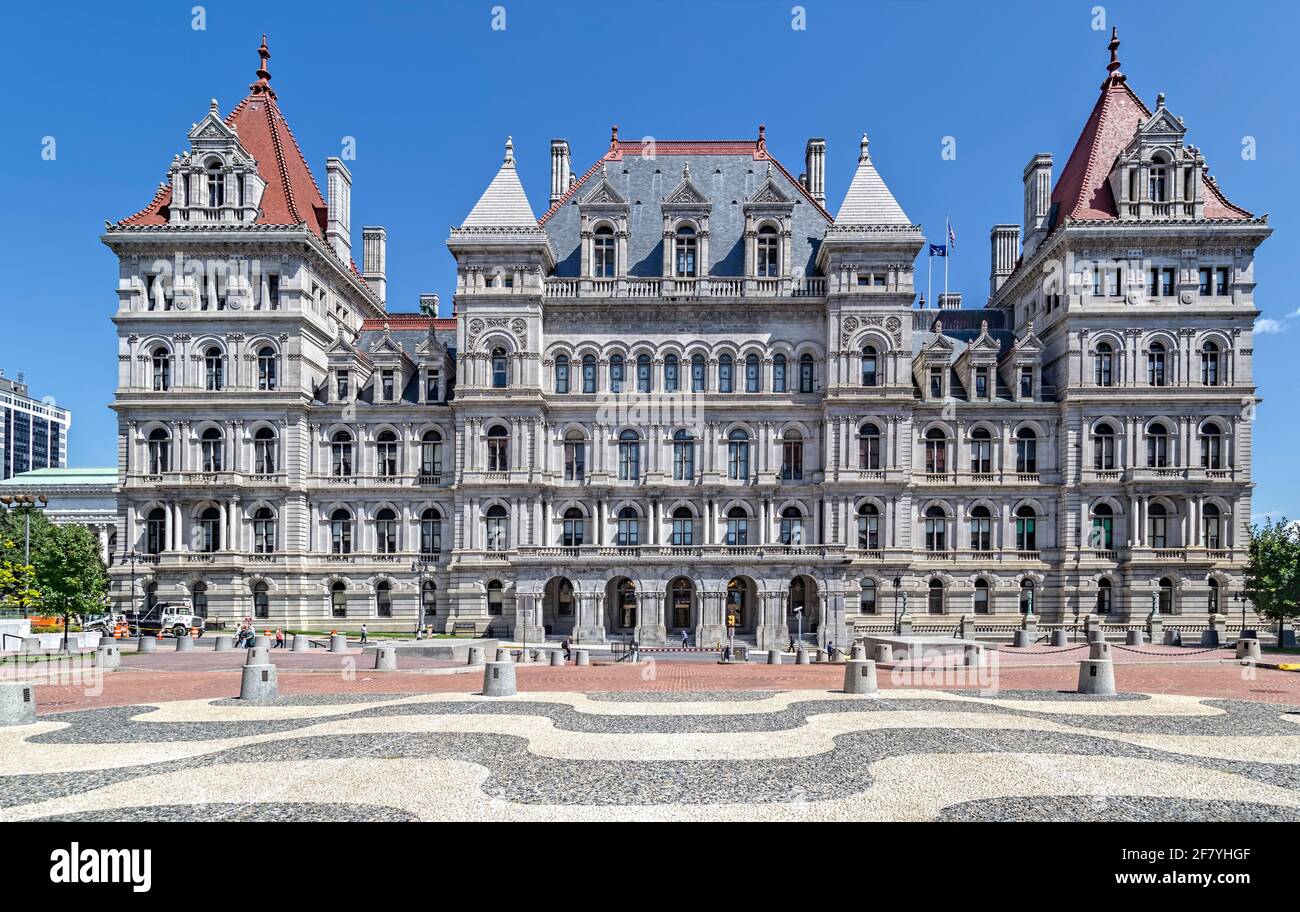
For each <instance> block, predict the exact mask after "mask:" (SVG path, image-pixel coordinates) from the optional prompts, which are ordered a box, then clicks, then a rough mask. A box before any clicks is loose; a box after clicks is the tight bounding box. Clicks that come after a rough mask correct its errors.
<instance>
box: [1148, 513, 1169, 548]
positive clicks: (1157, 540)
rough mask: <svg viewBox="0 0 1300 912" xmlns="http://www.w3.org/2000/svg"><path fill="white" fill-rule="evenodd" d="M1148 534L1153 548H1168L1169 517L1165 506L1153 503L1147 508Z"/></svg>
mask: <svg viewBox="0 0 1300 912" xmlns="http://www.w3.org/2000/svg"><path fill="white" fill-rule="evenodd" d="M1147 534H1148V536H1149V538H1150V542H1149V544H1150V546H1151V547H1152V548H1165V547H1168V544H1169V542H1168V534H1169V517H1168V515H1166V510H1165V508H1164V505H1163V504H1158V503H1153V504H1151V505H1150V506H1148V507H1147Z"/></svg>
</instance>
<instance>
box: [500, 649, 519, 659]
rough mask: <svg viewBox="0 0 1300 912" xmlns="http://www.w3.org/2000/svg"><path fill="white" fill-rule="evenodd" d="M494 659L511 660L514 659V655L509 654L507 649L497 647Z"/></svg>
mask: <svg viewBox="0 0 1300 912" xmlns="http://www.w3.org/2000/svg"><path fill="white" fill-rule="evenodd" d="M496 660H497V661H498V662H513V661H514V660H515V659H514V656H512V655H511V654H510V650H509V649H497V658H496Z"/></svg>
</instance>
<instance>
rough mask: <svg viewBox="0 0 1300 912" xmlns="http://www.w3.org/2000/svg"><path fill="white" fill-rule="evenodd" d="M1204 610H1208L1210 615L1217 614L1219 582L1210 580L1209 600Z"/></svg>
mask: <svg viewBox="0 0 1300 912" xmlns="http://www.w3.org/2000/svg"><path fill="white" fill-rule="evenodd" d="M1206 608H1208V609H1209V612H1210V614H1218V613H1219V581H1218V580H1216V579H1211V580H1210V598H1209V602H1208V603H1207V605H1206Z"/></svg>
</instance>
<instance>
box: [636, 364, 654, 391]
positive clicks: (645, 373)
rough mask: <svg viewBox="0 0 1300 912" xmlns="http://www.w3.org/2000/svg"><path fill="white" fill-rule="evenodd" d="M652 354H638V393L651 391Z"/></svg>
mask: <svg viewBox="0 0 1300 912" xmlns="http://www.w3.org/2000/svg"><path fill="white" fill-rule="evenodd" d="M650 381H651V376H650V356H649V355H637V356H636V390H637V392H638V393H648V392H650Z"/></svg>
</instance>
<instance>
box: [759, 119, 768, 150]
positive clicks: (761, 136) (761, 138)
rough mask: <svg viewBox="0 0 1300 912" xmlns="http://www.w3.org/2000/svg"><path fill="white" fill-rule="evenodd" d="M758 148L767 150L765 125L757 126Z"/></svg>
mask: <svg viewBox="0 0 1300 912" xmlns="http://www.w3.org/2000/svg"><path fill="white" fill-rule="evenodd" d="M758 148H759V149H766V148H767V124H759V125H758Z"/></svg>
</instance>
